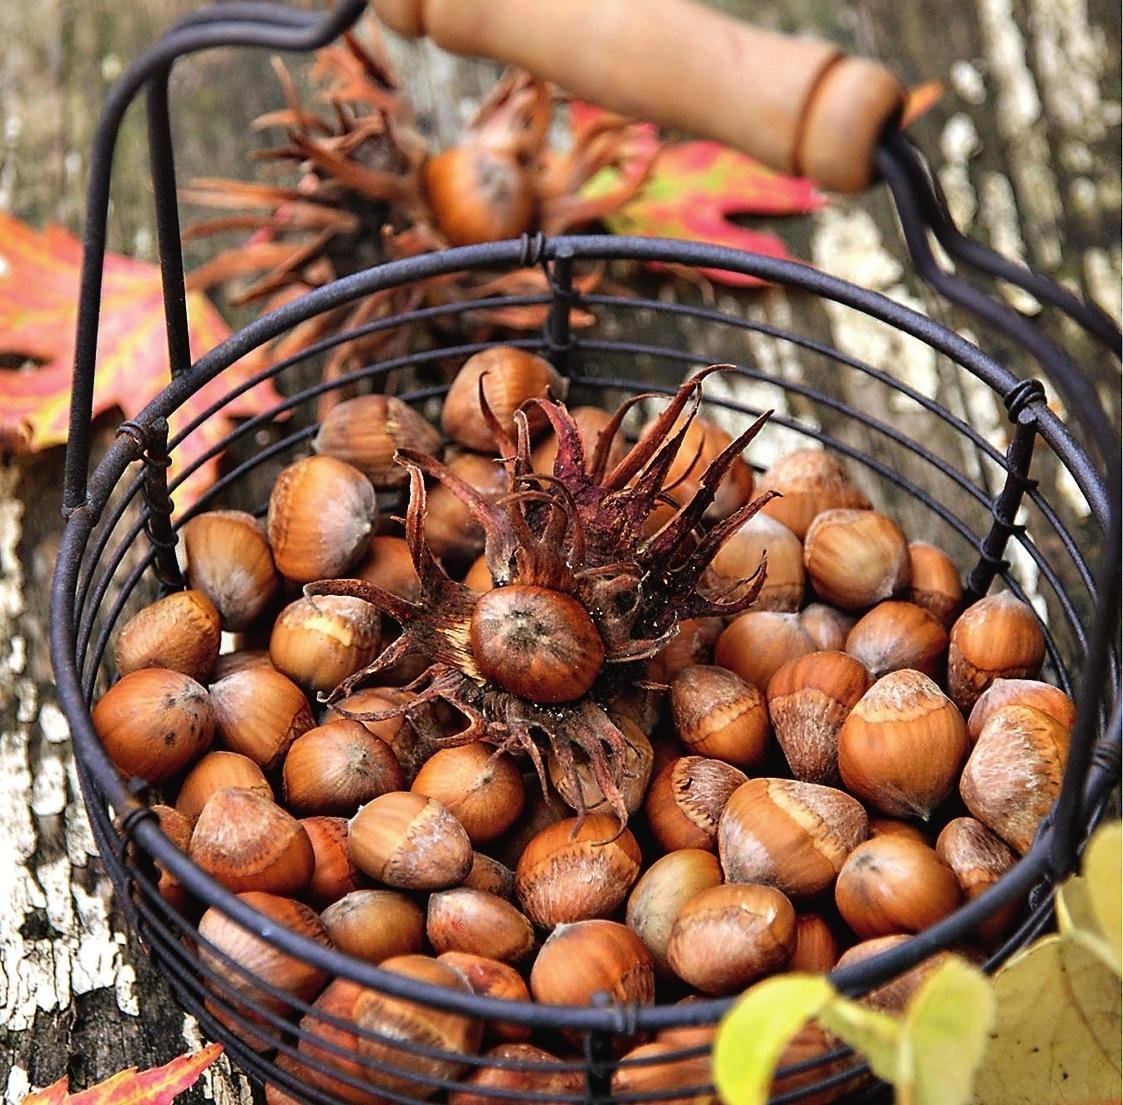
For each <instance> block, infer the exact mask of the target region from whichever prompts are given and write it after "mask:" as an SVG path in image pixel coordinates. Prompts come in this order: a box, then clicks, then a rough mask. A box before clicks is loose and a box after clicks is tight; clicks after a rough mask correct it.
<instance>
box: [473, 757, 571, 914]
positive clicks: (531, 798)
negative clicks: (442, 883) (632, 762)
mask: <svg viewBox="0 0 1123 1105" xmlns="http://www.w3.org/2000/svg"><path fill="white" fill-rule="evenodd" d="M523 787H524V789H525V792H526V805H525V806H524V807H523V812H522V817H520V818H519V819H518V821H516V822H515V823H514V825H512V826H511V828H510V829H509V830H508V831H507V832H506V833H504V834H503V836H501V837H500V838H499V839H498V840H496V841H495V842H494V843H493V844H492V845H491V851H492V852H494V853H495V857H496V859H498V860H499V861H500V862H501V863H503V864H505V865H506V866H508V867H511V868H514V867H517V866H518V862H519V860H520V859H521V858H522V854H523V852H525V851H526V848H527V845H528V844H529V843H530V842H531V841H532V840H533V839H534V838H535V837H536V836H537V835H538V834H539V833H540V832H542V830H543V829H546V828H549V826H551V825H556V824H557V823H558V822H559V821H565V820H566V819H567V818H571V817H572V816H573V810H571V809H570V808H569V807H568V806H567V805H566V804H565V803H564V802H563V801H562V800H561V799H560V798H559V797H558V796H557V794H555V793H554V791H553V790H552V789H550V790H547V791H546V792H545V793H543V791H542V788H541V786H540V784H539V781H538V779H537V778H535V777H534V776H523ZM524 908H525V907H524Z"/></svg>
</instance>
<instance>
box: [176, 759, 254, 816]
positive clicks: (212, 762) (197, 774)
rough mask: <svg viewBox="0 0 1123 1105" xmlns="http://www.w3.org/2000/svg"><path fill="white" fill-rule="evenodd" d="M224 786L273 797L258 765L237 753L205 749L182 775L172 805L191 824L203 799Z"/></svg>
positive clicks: (203, 803)
mask: <svg viewBox="0 0 1123 1105" xmlns="http://www.w3.org/2000/svg"><path fill="white" fill-rule="evenodd" d="M224 787H241V788H242V789H243V790H254V791H257V793H258V794H260V795H261V796H262V797H264V798H268V799H269V800H270V801H272V800H273V788H272V787H271V786H270V785H269V783H268V781H267V780H266V778H265V774H264V773H263V772H262V770H261V768H260V767H258V766H257V764H255V763H254V762H253V760H251V759H250V758H249V756H243V755H242V754H241V753H240V752H222V751H214V752H208V753H207V754H206V755H205V756H204V757H203V758H202V759H201V760H199V761H198V762H197V763H196V764H195V766H194V767H192V768H191V770H190V771H188V773H187V774H186V775H185V776H184V777H183V783H182V784H181V785H180V788H179V795H178V797H177V798H176V800H175V808H176V809H177V810H178V811H179V812H180V814H182V815H183V816H184V817H186V818H187V820H188V821H189V822H190V824H192V825H194V824H195V822H196V821H197V820H198V817H199V813H200V812H201V811H202V809H203V806H204V805H205V804H206V801H207V799H208V798H209V797H210V796H211V795H212V794H214V792H215V791H216V790H222V789H223V788H224Z"/></svg>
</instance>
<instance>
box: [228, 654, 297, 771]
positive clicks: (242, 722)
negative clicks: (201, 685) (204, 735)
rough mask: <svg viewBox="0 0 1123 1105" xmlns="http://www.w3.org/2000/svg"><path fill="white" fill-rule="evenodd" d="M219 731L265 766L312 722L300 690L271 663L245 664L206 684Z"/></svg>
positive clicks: (278, 760) (233, 747)
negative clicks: (253, 665) (271, 665)
mask: <svg viewBox="0 0 1123 1105" xmlns="http://www.w3.org/2000/svg"><path fill="white" fill-rule="evenodd" d="M211 702H212V703H214V712H215V719H216V722H217V728H218V735H219V737H220V738H221V740H222V742H223V743H224V744H225V745H226V747H227V748H229V749H230V750H232V751H234V752H239V753H241V754H242V755H243V756H248V757H249V758H250V759H251V760H253V762H254V763H255V764H258V765H259V766H260V767H262V768H264V769H265V770H266V771H270V770H272V769H273V768H274V767H277V766H278V765H279V764H280V763H281V761H282V760H283V759H284V757H285V753H286V752H287V751H288V750H289V747H290V746H291V744H292V742H293V741H294V740H296V738H297V737H299V736H300V734H301V733H307V732H308V730H309V729H311V728H312V726H313V725H314V724H315V723H314V722H313V720H312V711H311V709H310V708H309V706H308V699H306V698H305V697H304V692H303V691H302V690H301V689H300V688H299V687H298V686H297V685H296V684H295V683H294V682H292V680H291V679H289V678H288V677H287V676H284V675H282V674H281V673H280V672H279V671H275V670H274V669H273V668H244V669H243V670H242V671H237V672H234V673H232V674H231V675H228V676H226V677H225V678H224V679H220V680H219V681H218V682H217V683H215V684H214V685H213V686H212V687H211Z"/></svg>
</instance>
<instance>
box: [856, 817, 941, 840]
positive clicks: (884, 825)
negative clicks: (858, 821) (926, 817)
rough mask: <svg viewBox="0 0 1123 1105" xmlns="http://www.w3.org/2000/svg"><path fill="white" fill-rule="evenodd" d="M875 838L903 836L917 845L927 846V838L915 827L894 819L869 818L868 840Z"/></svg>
mask: <svg viewBox="0 0 1123 1105" xmlns="http://www.w3.org/2000/svg"><path fill="white" fill-rule="evenodd" d="M875 836H903V837H907V838H908V839H909V840H914V841H916V843H917V844H928V843H929V841H928V838H927V837H926V836H925V835H924V834H923V833H922V832H921V831H920V830H919V829H918V828H917V827H916V826H915V825H910V824H909V823H908V822H907V821H898V820H897V819H896V818H894V817H871V818H870V840H873V838H874V837H875Z"/></svg>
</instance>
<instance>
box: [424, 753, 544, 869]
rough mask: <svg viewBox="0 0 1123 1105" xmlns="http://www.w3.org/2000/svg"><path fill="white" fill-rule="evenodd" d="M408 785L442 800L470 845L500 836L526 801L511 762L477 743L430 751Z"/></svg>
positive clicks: (509, 759) (520, 782) (515, 769)
mask: <svg viewBox="0 0 1123 1105" xmlns="http://www.w3.org/2000/svg"><path fill="white" fill-rule="evenodd" d="M410 790H412V791H413V792H414V793H415V794H424V795H426V796H427V797H429V798H435V799H436V800H437V801H438V802H440V803H441V805H442V806H444V807H445V809H447V810H448V811H449V813H451V814H452V815H453V817H455V818H456V819H457V821H459V822H460V824H461V825H463V826H464V830H465V832H467V834H468V838H469V839H470V840H471V841H472V844H473V846H474V847H479V846H480V845H481V844H486V843H487V842H488V841H491V840H495V839H496V837H499V836H502V835H503V834H504V833H505V832H506V831H507V830H508V829H509V828H510V827H511V826H512V825H513V824H514V823H515V822H516V821H517V820H518V819H519V815H520V814H521V813H522V811H523V805H524V804H525V801H526V793H525V791H524V789H523V778H522V773H521V772H520V771H519V768H518V765H517V764H516V763H515V761H514V760H513V759H512V758H511V757H510V756H509V755H507V754H506V753H505V752H500V751H498V750H496V749H495V748H492V747H490V746H489V745H486V744H481V743H479V742H475V743H473V744H461V745H458V746H454V747H452V748H442V749H440V750H439V751H437V752H434V753H433V755H432V756H430V757H429V759H428V760H426V761H425V763H424V764H423V765H422V767H421V770H420V771H419V772H418V773H417V777H416V778H415V779H414V780H413V783H412V784H411V786H410Z"/></svg>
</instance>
